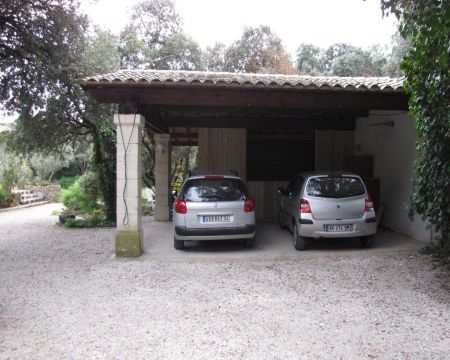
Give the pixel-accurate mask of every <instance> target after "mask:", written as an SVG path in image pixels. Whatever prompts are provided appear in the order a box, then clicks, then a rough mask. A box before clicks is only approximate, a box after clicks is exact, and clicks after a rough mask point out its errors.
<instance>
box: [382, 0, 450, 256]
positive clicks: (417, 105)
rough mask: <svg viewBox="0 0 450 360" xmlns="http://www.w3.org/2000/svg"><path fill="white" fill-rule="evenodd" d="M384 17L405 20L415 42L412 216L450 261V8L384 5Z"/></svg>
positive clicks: (402, 2) (388, 1)
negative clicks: (430, 232) (423, 222)
mask: <svg viewBox="0 0 450 360" xmlns="http://www.w3.org/2000/svg"><path fill="white" fill-rule="evenodd" d="M382 9H383V11H384V12H385V14H389V13H393V14H394V15H396V16H397V18H398V19H399V21H400V27H399V29H400V33H401V34H402V36H403V37H404V38H410V39H411V48H410V49H409V51H408V53H407V55H406V56H405V58H404V60H403V62H402V65H401V66H402V70H403V72H404V74H405V77H406V81H405V86H406V90H407V92H408V93H409V95H410V98H409V107H410V113H411V115H412V116H413V117H414V119H415V125H416V129H417V133H418V136H419V141H418V142H417V147H416V148H417V159H416V161H415V164H414V173H413V191H412V193H411V196H410V205H411V206H410V215H411V216H412V215H413V214H414V213H417V214H420V215H422V217H423V218H426V219H428V220H429V221H430V223H431V224H432V226H433V228H434V230H435V234H436V238H437V246H436V251H437V253H438V254H439V255H440V256H441V257H442V258H443V259H444V260H446V261H448V258H449V256H450V120H449V119H450V71H449V69H450V54H449V44H450V3H449V2H448V1H440V0H415V1H411V0H382Z"/></svg>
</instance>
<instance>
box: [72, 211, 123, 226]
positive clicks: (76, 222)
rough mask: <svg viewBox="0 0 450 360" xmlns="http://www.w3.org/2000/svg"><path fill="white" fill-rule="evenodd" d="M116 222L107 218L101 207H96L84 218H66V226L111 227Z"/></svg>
mask: <svg viewBox="0 0 450 360" xmlns="http://www.w3.org/2000/svg"><path fill="white" fill-rule="evenodd" d="M114 225H115V223H114V222H112V221H110V220H108V219H106V217H105V214H104V213H103V211H102V210H100V209H98V208H97V209H94V210H92V212H91V213H90V214H88V215H86V216H84V217H83V218H79V219H66V221H65V222H64V226H65V227H68V228H90V227H111V226H114Z"/></svg>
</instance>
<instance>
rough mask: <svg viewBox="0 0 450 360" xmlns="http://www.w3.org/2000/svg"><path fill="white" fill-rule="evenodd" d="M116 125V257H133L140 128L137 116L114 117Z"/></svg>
mask: <svg viewBox="0 0 450 360" xmlns="http://www.w3.org/2000/svg"><path fill="white" fill-rule="evenodd" d="M114 123H115V124H116V125H117V160H116V161H117V178H116V179H117V233H116V256H120V257H137V256H140V255H141V254H142V252H143V232H142V205H141V189H142V128H143V126H144V123H145V121H144V117H143V116H142V115H139V114H127V115H125V114H115V115H114Z"/></svg>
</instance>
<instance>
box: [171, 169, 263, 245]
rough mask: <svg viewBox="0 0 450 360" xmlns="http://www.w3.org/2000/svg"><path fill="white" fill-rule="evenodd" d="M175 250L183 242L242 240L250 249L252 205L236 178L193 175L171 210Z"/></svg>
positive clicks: (252, 224)
mask: <svg viewBox="0 0 450 360" xmlns="http://www.w3.org/2000/svg"><path fill="white" fill-rule="evenodd" d="M173 210H174V211H173V224H174V232H175V235H174V247H175V249H183V248H184V241H185V240H228V239H244V241H245V244H246V245H247V246H248V247H251V246H253V244H254V242H255V235H256V221H255V201H254V200H253V199H252V198H251V197H250V196H249V194H248V191H247V188H246V186H245V184H244V182H243V181H242V180H241V179H240V178H239V177H238V176H235V175H222V174H219V175H218V174H210V175H200V174H198V175H194V176H191V177H189V178H188V179H187V180H186V181H185V182H184V184H183V186H182V188H181V190H180V193H179V194H178V196H177V198H176V199H175V202H174V206H173Z"/></svg>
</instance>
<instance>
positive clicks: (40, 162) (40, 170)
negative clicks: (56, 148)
mask: <svg viewBox="0 0 450 360" xmlns="http://www.w3.org/2000/svg"><path fill="white" fill-rule="evenodd" d="M29 163H30V165H31V167H32V168H33V170H34V172H35V173H36V177H37V180H41V181H49V182H50V181H51V180H52V178H53V175H54V174H55V173H56V172H57V171H58V170H61V169H62V168H64V167H66V166H68V165H69V162H68V161H67V160H66V159H64V158H62V157H61V156H60V155H56V154H43V153H35V154H33V155H31V157H30V158H29Z"/></svg>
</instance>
